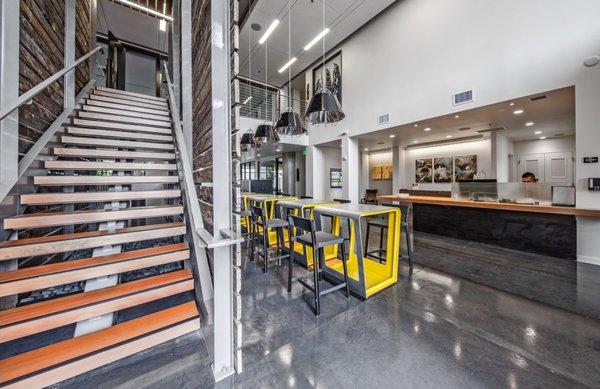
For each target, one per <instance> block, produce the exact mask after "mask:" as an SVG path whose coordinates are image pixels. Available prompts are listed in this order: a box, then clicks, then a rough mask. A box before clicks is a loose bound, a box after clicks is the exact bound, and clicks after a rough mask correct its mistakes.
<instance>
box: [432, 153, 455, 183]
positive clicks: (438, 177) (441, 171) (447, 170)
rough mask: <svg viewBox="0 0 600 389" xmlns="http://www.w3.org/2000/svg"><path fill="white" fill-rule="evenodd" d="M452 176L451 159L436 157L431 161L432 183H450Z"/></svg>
mask: <svg viewBox="0 0 600 389" xmlns="http://www.w3.org/2000/svg"><path fill="white" fill-rule="evenodd" d="M453 175H454V169H453V158H452V157H438V158H434V159H433V182H452V178H453Z"/></svg>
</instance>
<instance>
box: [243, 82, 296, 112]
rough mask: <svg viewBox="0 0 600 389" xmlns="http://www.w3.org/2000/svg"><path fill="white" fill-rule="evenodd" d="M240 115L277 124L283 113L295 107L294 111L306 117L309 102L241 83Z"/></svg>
mask: <svg viewBox="0 0 600 389" xmlns="http://www.w3.org/2000/svg"><path fill="white" fill-rule="evenodd" d="M239 86H240V104H241V105H240V115H241V116H244V117H249V118H254V119H262V120H268V121H272V122H276V121H277V119H278V118H279V115H280V114H281V112H282V111H284V110H286V109H288V107H289V106H290V102H291V106H292V107H293V109H294V111H296V112H298V113H299V114H300V115H302V116H304V113H305V112H306V105H307V102H306V101H304V100H301V99H297V98H294V97H292V98H291V99H290V98H288V95H287V94H284V93H281V92H280V91H278V92H275V91H273V90H269V89H267V90H265V88H264V87H260V86H255V85H251V84H248V83H245V82H240V83H239Z"/></svg>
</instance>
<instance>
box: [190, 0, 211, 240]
mask: <svg viewBox="0 0 600 389" xmlns="http://www.w3.org/2000/svg"><path fill="white" fill-rule="evenodd" d="M210 36H211V28H210V0H192V61H193V62H192V77H193V86H192V101H193V105H192V121H193V127H192V157H193V167H194V182H195V183H196V192H197V193H198V199H199V200H200V208H201V211H202V218H203V219H204V228H206V229H207V230H209V231H211V232H212V230H213V206H212V204H213V199H212V194H213V192H212V188H211V187H210V186H204V185H203V183H212V181H213V170H212V152H213V150H212V132H211V131H212V106H211V94H212V85H211V41H210Z"/></svg>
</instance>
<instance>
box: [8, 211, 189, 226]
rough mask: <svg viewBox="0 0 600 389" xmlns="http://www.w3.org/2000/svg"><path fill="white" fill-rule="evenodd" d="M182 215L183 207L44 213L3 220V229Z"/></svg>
mask: <svg viewBox="0 0 600 389" xmlns="http://www.w3.org/2000/svg"><path fill="white" fill-rule="evenodd" d="M182 213H183V207H178V206H177V207H167V208H150V209H139V210H136V209H133V208H132V209H124V210H119V211H101V212H78V213H74V214H66V215H63V214H58V213H46V214H43V215H40V216H36V215H32V216H25V217H17V218H7V219H4V228H5V229H10V230H12V229H21V228H42V227H54V226H63V225H75V224H84V223H101V222H108V221H116V220H134V219H145V218H152V217H164V216H175V215H180V214H182Z"/></svg>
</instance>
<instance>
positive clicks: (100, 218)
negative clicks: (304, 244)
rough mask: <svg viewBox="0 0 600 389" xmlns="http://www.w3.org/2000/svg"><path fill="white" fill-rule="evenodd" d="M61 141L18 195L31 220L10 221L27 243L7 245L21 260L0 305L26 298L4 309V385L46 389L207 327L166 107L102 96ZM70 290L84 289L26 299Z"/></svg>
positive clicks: (0, 376) (0, 247)
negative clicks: (32, 189)
mask: <svg viewBox="0 0 600 389" xmlns="http://www.w3.org/2000/svg"><path fill="white" fill-rule="evenodd" d="M57 142H58V143H57V144H56V147H53V148H51V156H50V158H48V159H47V160H46V161H44V165H43V167H44V169H45V173H46V174H40V175H38V176H35V177H33V183H34V185H36V186H38V187H39V191H38V193H34V194H23V195H21V196H20V202H21V205H23V206H28V209H30V210H32V211H33V212H31V213H25V214H23V215H18V216H14V217H10V218H6V219H5V220H4V221H3V223H4V228H5V229H7V230H15V231H19V232H25V233H24V234H22V235H27V237H25V238H23V239H21V238H19V239H17V240H9V241H4V242H1V243H0V261H10V260H17V261H19V266H18V268H17V270H12V271H8V272H3V273H0V297H6V296H12V295H19V296H20V301H21V303H19V304H17V306H16V307H15V308H11V309H8V310H4V311H0V350H2V351H0V358H4V359H1V360H0V386H9V387H29V388H31V387H42V386H47V385H50V384H53V383H56V382H60V381H62V380H65V379H67V378H70V377H73V376H75V375H78V374H81V373H83V372H86V371H89V370H92V369H95V368H97V367H100V366H102V365H106V364H108V363H110V362H113V361H116V360H118V359H121V358H124V357H127V356H130V355H133V354H135V353H138V352H140V351H142V350H145V349H148V348H151V347H153V346H155V345H158V344H160V343H163V342H166V341H168V340H171V339H174V338H177V337H180V336H182V335H185V334H187V333H190V332H193V331H196V330H198V329H199V326H200V321H199V317H198V316H199V314H198V310H197V306H196V303H195V301H194V294H193V290H194V278H193V276H192V273H191V272H190V271H189V270H187V269H184V267H183V265H182V264H183V262H184V261H186V260H187V259H189V256H190V251H189V249H188V246H187V243H186V241H185V234H186V225H185V223H184V222H183V221H182V220H184V218H183V217H182V215H183V212H184V210H183V206H182V203H183V202H182V199H181V195H182V193H181V190H180V189H179V177H178V167H177V163H176V158H175V146H174V144H173V138H172V133H171V117H170V113H169V108H168V105H167V102H166V101H165V99H162V98H158V97H150V96H146V95H141V94H137V93H131V92H124V91H120V90H113V89H107V88H103V87H97V88H96V89H95V90H94V91H92V92H91V93H90V94H89V95H88V96H87V98H85V99H84V100H83V101H82V102H81V104H80V106H79V107H78V109H77V110H76V111H75V114H74V117H72V118H71V119H70V123H69V124H66V125H65V126H64V129H63V132H62V133H60V134H58V136H57ZM148 204H151V205H148ZM40 209H42V211H41V212H36V211H39V210H40ZM57 229H58V231H59V232H58V233H54V234H48V231H56V230H57ZM82 253H83V255H82ZM64 285H85V288H84V290H83V291H82V290H77V288H73V289H74V290H77V291H76V292H75V293H65V294H62V295H61V296H60V297H56V298H47V299H45V298H38V299H33V300H32V299H31V297H29V298H27V296H31V293H32V292H36V291H37V292H38V293H37V294H36V295H41V296H44V295H45V294H44V293H43V291H45V290H49V288H56V287H61V286H64ZM66 289H68V288H66ZM39 291H42V293H39ZM24 297H26V298H24ZM23 301H27V303H23Z"/></svg>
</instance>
